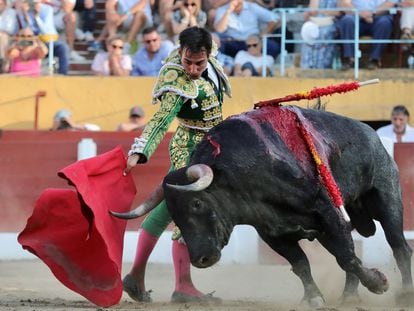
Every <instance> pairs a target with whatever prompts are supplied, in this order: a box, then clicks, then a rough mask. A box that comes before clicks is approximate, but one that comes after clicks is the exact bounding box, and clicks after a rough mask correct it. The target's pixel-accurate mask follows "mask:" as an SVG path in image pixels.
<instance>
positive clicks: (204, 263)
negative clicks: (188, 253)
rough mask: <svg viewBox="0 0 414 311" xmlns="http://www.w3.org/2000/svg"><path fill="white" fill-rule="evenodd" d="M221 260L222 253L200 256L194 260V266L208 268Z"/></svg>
mask: <svg viewBox="0 0 414 311" xmlns="http://www.w3.org/2000/svg"><path fill="white" fill-rule="evenodd" d="M219 260H220V254H217V255H212V256H200V257H198V258H197V259H196V260H194V261H192V263H193V266H195V267H197V268H208V267H211V266H212V265H214V264H215V263H216V262H218V261H219Z"/></svg>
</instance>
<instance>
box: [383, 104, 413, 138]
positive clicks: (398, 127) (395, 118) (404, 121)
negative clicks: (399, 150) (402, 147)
mask: <svg viewBox="0 0 414 311" xmlns="http://www.w3.org/2000/svg"><path fill="white" fill-rule="evenodd" d="M409 120H410V113H409V111H408V109H407V108H406V107H405V106H403V105H398V106H395V107H394V108H393V109H392V111H391V124H390V125H386V126H383V127H380V128H379V129H378V130H377V134H378V136H380V137H387V138H389V139H391V140H392V141H393V142H394V143H401V142H402V143H406V142H414V128H413V127H411V126H410V125H409V124H408V122H409Z"/></svg>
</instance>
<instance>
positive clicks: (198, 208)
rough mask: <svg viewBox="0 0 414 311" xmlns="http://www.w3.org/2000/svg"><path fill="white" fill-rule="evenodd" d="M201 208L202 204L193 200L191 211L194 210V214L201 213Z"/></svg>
mask: <svg viewBox="0 0 414 311" xmlns="http://www.w3.org/2000/svg"><path fill="white" fill-rule="evenodd" d="M202 206H203V203H202V202H201V201H200V200H198V199H195V200H194V201H193V210H194V211H195V212H200V211H201V209H202Z"/></svg>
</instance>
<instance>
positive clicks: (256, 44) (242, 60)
mask: <svg viewBox="0 0 414 311" xmlns="http://www.w3.org/2000/svg"><path fill="white" fill-rule="evenodd" d="M246 46H247V51H243V50H241V51H239V52H238V53H237V54H236V58H235V59H234V75H235V76H239V77H251V76H255V77H258V76H261V75H262V67H263V57H262V44H261V40H260V36H259V35H251V36H249V37H248V38H247V40H246ZM274 65H275V60H274V58H273V57H272V56H270V55H266V74H267V75H272V73H273V67H274Z"/></svg>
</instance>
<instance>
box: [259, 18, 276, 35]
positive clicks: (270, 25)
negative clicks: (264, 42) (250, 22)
mask: <svg viewBox="0 0 414 311" xmlns="http://www.w3.org/2000/svg"><path fill="white" fill-rule="evenodd" d="M277 27H279V22H276V21H275V22H269V23H267V25H266V28H265V30H264V32H262V34H268V33H273V31H274V30H275V29H276V28H277Z"/></svg>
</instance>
